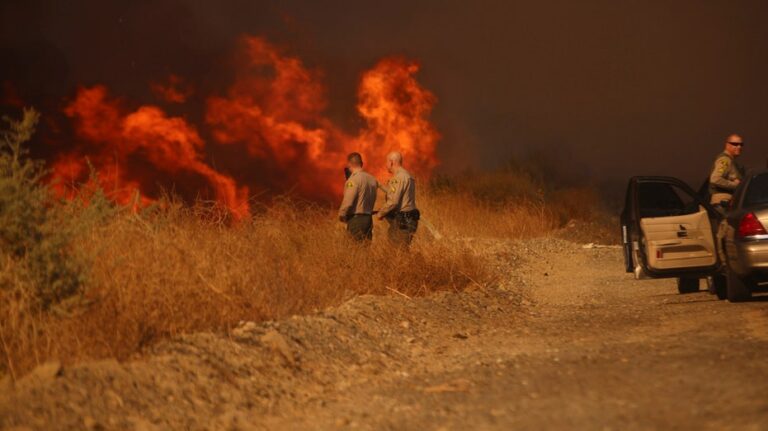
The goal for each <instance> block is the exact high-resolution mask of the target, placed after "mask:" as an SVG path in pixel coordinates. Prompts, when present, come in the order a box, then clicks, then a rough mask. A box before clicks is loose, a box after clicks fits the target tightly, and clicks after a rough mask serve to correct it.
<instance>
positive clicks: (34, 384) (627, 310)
mask: <svg viewBox="0 0 768 431" xmlns="http://www.w3.org/2000/svg"><path fill="white" fill-rule="evenodd" d="M472 245H473V246H476V247H477V248H478V250H483V252H484V253H489V254H490V255H491V257H492V264H493V265H495V266H497V269H498V270H499V274H502V275H501V277H500V279H499V282H498V283H497V285H495V286H492V287H481V286H476V287H474V288H471V289H469V290H467V291H465V292H461V293H453V292H451V293H443V294H438V295H434V296H430V297H427V298H407V297H404V296H400V295H397V294H393V296H389V297H373V296H363V297H358V298H355V299H353V300H351V301H349V302H348V303H346V304H344V305H342V306H340V307H338V308H334V309H329V310H326V311H324V312H322V313H319V314H317V315H312V316H296V317H293V318H291V319H287V320H284V321H280V322H268V323H264V324H255V323H252V322H243V324H241V325H240V327H238V328H237V329H236V330H235V331H233V332H232V334H230V335H229V336H223V335H216V334H195V335H189V336H185V337H182V338H179V339H176V340H173V341H170V342H166V343H163V344H160V345H157V346H155V347H153V348H152V349H151V350H150V351H148V352H146V354H145V355H143V356H142V357H141V358H139V359H137V360H134V361H131V362H128V363H117V362H115V361H102V362H92V363H85V364H82V365H78V366H73V367H61V366H60V365H59V364H56V363H50V364H46V365H45V366H42V367H39V368H38V369H36V370H35V371H34V372H33V373H32V374H30V375H29V376H27V377H26V378H24V379H22V380H20V381H19V382H17V383H16V384H15V385H11V384H10V383H8V382H6V383H5V386H4V387H3V388H2V391H1V392H2V395H1V396H0V424H1V425H2V426H3V427H4V428H5V429H15V430H28V429H29V430H37V429H40V430H48V429H91V430H96V429H105V430H112V429H115V430H165V429H189V430H204V429H208V430H262V429H329V430H336V429H398V430H399V429H413V430H430V429H431V430H453V429H622V430H625V429H670V428H671V429H692V430H693V429H696V430H702V429H718V430H721V429H740V430H741V429H755V430H761V429H768V307H767V306H766V305H768V302H765V301H763V300H762V299H763V298H761V297H758V298H757V299H756V300H755V301H753V302H750V303H745V304H730V303H727V302H720V301H717V300H716V298H715V297H714V296H711V295H709V294H708V293H706V292H704V291H702V292H699V293H694V294H689V295H679V294H677V291H676V288H675V284H674V281H673V280H659V281H642V282H639V281H635V280H633V279H632V277H631V275H627V274H624V273H623V272H622V262H621V253H620V250H618V249H615V248H602V247H584V246H582V245H578V244H573V243H570V242H567V241H562V240H555V239H544V240H536V241H529V242H524V243H513V242H503V241H487V242H482V241H474V242H473V244H472Z"/></svg>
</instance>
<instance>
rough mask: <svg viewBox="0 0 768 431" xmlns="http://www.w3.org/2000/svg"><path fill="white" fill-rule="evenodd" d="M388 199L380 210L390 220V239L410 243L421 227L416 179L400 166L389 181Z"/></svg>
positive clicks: (395, 241)
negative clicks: (417, 204) (417, 205)
mask: <svg viewBox="0 0 768 431" xmlns="http://www.w3.org/2000/svg"><path fill="white" fill-rule="evenodd" d="M386 192H387V201H386V203H385V205H384V207H383V208H381V209H380V210H379V212H380V214H381V215H382V216H383V217H386V219H387V221H388V222H389V232H388V233H389V239H390V241H392V243H394V244H396V245H404V246H408V245H410V243H411V241H412V240H413V235H414V234H415V233H416V230H417V229H418V227H419V218H420V216H421V214H419V210H418V208H416V180H414V178H413V177H412V176H411V174H409V173H408V171H406V170H405V169H403V168H398V169H397V171H396V172H395V173H394V175H393V176H392V178H391V179H390V180H389V182H388V183H387V188H386Z"/></svg>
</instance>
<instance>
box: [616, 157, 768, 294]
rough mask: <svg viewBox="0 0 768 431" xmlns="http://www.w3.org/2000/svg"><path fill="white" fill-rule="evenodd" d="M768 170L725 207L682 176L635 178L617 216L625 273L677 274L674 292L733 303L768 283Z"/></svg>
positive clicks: (750, 179) (749, 179) (640, 276)
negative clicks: (702, 286)
mask: <svg viewBox="0 0 768 431" xmlns="http://www.w3.org/2000/svg"><path fill="white" fill-rule="evenodd" d="M766 225H768V172H757V173H752V174H750V175H748V176H747V177H746V178H745V180H744V181H743V182H742V184H741V185H740V186H739V188H738V189H737V190H736V192H735V194H734V196H733V200H732V201H731V202H730V204H729V206H728V207H727V208H726V209H725V211H723V210H722V209H718V208H715V207H713V206H712V205H710V203H709V199H708V198H707V196H705V195H704V194H702V193H697V192H695V191H694V190H693V189H692V188H691V187H690V186H688V185H687V184H686V183H684V182H683V181H681V180H679V179H677V178H672V177H633V178H631V179H630V180H629V185H628V187H627V193H626V201H625V204H624V210H623V211H622V214H621V230H622V242H623V246H624V261H625V269H626V271H627V272H631V273H634V274H635V277H636V278H637V279H643V278H677V280H678V281H677V286H678V291H679V292H680V293H690V292H695V291H698V290H699V280H700V279H706V280H707V281H708V283H709V287H710V292H712V293H715V294H717V296H718V297H719V298H720V299H726V298H727V299H728V300H729V301H731V302H738V301H744V300H747V299H749V298H750V297H751V295H752V292H754V291H755V290H756V289H757V287H758V284H759V283H761V282H765V281H768V232H767V231H766V229H765V226H766Z"/></svg>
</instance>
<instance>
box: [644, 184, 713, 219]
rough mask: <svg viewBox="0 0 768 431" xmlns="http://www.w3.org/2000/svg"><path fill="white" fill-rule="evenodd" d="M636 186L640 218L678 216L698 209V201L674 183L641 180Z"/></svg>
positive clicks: (692, 212)
mask: <svg viewBox="0 0 768 431" xmlns="http://www.w3.org/2000/svg"><path fill="white" fill-rule="evenodd" d="M637 186H638V188H637V202H638V205H639V210H640V217H641V218H646V217H669V216H679V215H685V214H694V213H696V212H698V211H699V203H698V201H697V200H696V199H695V198H694V197H693V196H691V195H690V194H689V193H688V192H686V191H685V190H683V189H681V188H680V187H678V186H676V185H674V184H670V183H663V182H645V183H644V182H641V183H639V184H638V185H637Z"/></svg>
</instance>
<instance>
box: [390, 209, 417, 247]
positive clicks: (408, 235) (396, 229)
mask: <svg viewBox="0 0 768 431" xmlns="http://www.w3.org/2000/svg"><path fill="white" fill-rule="evenodd" d="M387 221H388V222H389V232H388V234H389V240H390V241H391V242H392V244H393V245H396V246H400V247H408V246H409V245H411V241H413V235H414V234H415V233H416V230H417V229H418V228H419V221H418V220H417V219H414V218H411V217H404V216H403V215H402V213H399V214H397V215H396V216H394V217H391V218H388V219H387Z"/></svg>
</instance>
